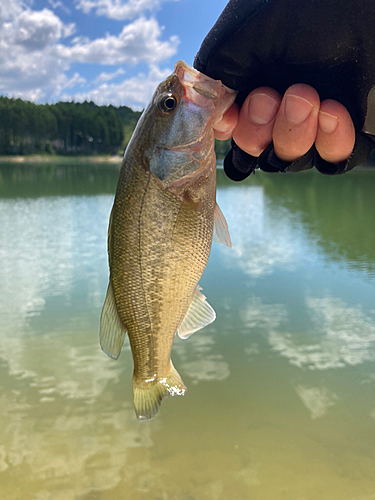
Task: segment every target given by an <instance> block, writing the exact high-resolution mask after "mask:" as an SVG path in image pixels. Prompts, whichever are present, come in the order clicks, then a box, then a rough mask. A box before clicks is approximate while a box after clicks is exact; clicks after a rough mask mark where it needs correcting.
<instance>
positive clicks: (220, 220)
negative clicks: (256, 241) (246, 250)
mask: <svg viewBox="0 0 375 500" xmlns="http://www.w3.org/2000/svg"><path fill="white" fill-rule="evenodd" d="M212 241H214V242H215V243H222V244H223V245H226V246H227V247H229V248H232V242H231V240H230V236H229V231H228V224H227V221H226V220H225V217H224V215H223V212H222V211H221V210H220V207H219V205H218V204H217V203H216V206H215V213H214V234H213V236H212Z"/></svg>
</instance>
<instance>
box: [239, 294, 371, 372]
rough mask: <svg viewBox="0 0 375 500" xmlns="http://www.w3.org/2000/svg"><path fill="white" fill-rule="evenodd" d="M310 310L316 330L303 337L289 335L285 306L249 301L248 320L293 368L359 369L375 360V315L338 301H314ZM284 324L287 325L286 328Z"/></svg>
mask: <svg viewBox="0 0 375 500" xmlns="http://www.w3.org/2000/svg"><path fill="white" fill-rule="evenodd" d="M306 308H307V310H308V312H309V313H310V315H311V317H312V321H313V323H315V325H316V327H315V328H314V329H312V330H309V331H307V332H301V333H300V334H298V335H297V334H291V333H289V332H288V331H285V322H286V324H287V321H288V314H287V311H286V309H285V306H283V305H279V304H271V305H265V304H262V303H261V302H260V300H259V299H254V300H252V301H249V304H248V306H247V308H246V310H245V312H244V318H245V321H246V322H247V325H248V326H249V327H253V328H254V327H257V328H260V329H262V330H263V331H264V334H265V336H266V337H267V339H268V342H269V344H270V346H271V348H272V349H273V350H275V351H277V352H278V353H279V354H280V356H283V357H285V358H287V359H288V360H289V363H290V364H291V365H294V366H297V367H299V368H308V369H310V370H327V369H331V368H344V367H345V366H348V365H349V366H356V365H359V364H362V363H364V362H365V361H374V359H375V351H374V346H375V314H374V312H370V313H368V314H366V313H365V312H364V311H363V310H362V308H361V307H360V306H350V305H348V304H346V303H345V302H343V301H342V300H341V299H338V298H335V297H324V298H319V297H310V298H307V299H306ZM283 323H284V325H283Z"/></svg>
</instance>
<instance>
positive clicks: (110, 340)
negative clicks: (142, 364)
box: [100, 283, 126, 359]
mask: <svg viewBox="0 0 375 500" xmlns="http://www.w3.org/2000/svg"><path fill="white" fill-rule="evenodd" d="M125 334H126V328H125V327H124V325H123V323H122V321H121V319H120V316H119V314H118V312H117V307H116V302H115V296H114V294H113V288H112V285H111V283H109V285H108V290H107V296H106V298H105V301H104V305H103V310H102V315H101V317H100V346H101V348H102V349H103V351H104V352H105V353H106V354H108V356H110V357H111V358H114V359H117V358H118V357H119V356H120V352H121V348H122V345H123V343H124V339H125Z"/></svg>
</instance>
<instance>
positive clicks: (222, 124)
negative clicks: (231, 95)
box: [213, 102, 239, 141]
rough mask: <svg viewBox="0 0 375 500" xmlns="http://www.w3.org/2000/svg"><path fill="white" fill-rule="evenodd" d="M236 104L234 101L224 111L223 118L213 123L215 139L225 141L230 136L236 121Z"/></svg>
mask: <svg viewBox="0 0 375 500" xmlns="http://www.w3.org/2000/svg"><path fill="white" fill-rule="evenodd" d="M238 113H239V110H238V105H237V104H236V103H235V102H234V103H233V104H232V106H230V108H229V109H227V111H226V112H225V113H224V115H223V118H222V119H221V120H220V121H219V122H217V123H215V125H214V127H213V129H214V135H215V138H216V139H219V140H220V141H225V140H226V139H229V138H230V137H232V132H233V129H234V128H235V126H236V125H237V122H238Z"/></svg>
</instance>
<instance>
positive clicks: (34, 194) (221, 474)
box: [0, 165, 375, 500]
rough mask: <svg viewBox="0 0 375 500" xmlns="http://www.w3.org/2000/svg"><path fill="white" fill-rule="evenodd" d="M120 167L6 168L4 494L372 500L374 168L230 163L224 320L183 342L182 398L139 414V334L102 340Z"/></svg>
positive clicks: (217, 276) (221, 254) (0, 389)
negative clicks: (293, 172)
mask: <svg viewBox="0 0 375 500" xmlns="http://www.w3.org/2000/svg"><path fill="white" fill-rule="evenodd" d="M115 170H116V169H112V170H111V167H104V166H103V167H102V166H93V167H92V169H90V168H88V167H87V166H86V167H85V168H83V166H74V165H72V166H67V167H66V168H65V167H58V168H57V169H56V168H55V167H52V166H51V167H47V168H45V167H44V166H40V167H35V168H34V167H33V168H31V169H30V170H28V168H27V167H26V166H24V165H22V166H15V167H10V166H3V167H0V173H1V179H2V181H1V184H0V233H1V234H0V259H1V266H0V283H1V290H0V405H1V408H2V411H1V412H0V496H1V498H6V499H8V498H9V499H10V498H12V499H16V500H18V499H24V498H27V499H28V498H30V499H36V500H56V499H57V500H60V499H61V500H73V499H74V500H77V499H79V500H97V499H100V500H109V499H110V500H120V499H124V498H126V499H128V498H131V500H143V499H144V498H146V497H147V498H148V499H150V500H193V499H194V500H213V499H214V500H221V499H222V498H238V499H241V500H242V499H247V498H253V497H254V498H259V499H263V498H264V499H268V498H272V499H275V500H283V499H285V498H288V499H297V498H301V499H302V498H303V499H305V500H316V498H319V499H321V500H351V499H352V498H361V499H363V500H365V499H366V500H367V499H370V498H372V496H373V491H374V486H375V480H374V474H373V471H374V470H375V469H374V467H375V453H374V450H375V441H374V437H373V436H374V433H373V428H374V418H375V417H374V415H375V405H374V396H375V373H374V365H373V362H374V360H375V316H374V314H375V308H374V303H375V293H374V281H373V275H372V270H373V268H374V262H375V259H374V258H375V254H374V253H373V251H372V250H371V248H370V247H371V245H372V243H371V242H372V239H373V238H375V237H374V232H373V230H372V226H373V224H372V221H371V219H370V217H368V214H369V213H370V210H372V203H373V201H371V200H372V198H371V197H370V200H368V199H367V198H368V196H369V189H370V188H371V183H372V182H373V181H374V180H375V175H374V174H373V173H371V174H370V173H368V172H361V171H360V172H358V173H353V174H349V175H348V176H347V177H345V178H340V179H338V184H336V186H337V188H335V187H334V186H335V184H334V183H333V181H332V180H328V184H326V183H325V181H324V180H323V179H325V178H323V177H322V176H318V175H314V174H310V173H308V174H307V175H301V176H300V175H297V176H291V177H290V176H288V177H287V176H265V175H264V176H262V175H257V176H255V177H252V178H250V179H249V180H248V181H246V182H245V183H242V184H241V185H239V186H235V187H233V184H230V183H229V181H226V180H225V179H224V177H222V174H221V173H219V179H218V186H219V190H218V200H219V204H220V206H221V208H222V210H223V212H224V214H225V215H226V218H227V220H228V223H229V228H230V232H231V236H232V242H233V250H232V251H230V250H229V249H226V248H225V247H223V246H221V245H215V246H214V248H213V251H212V255H211V259H210V263H209V266H208V268H207V270H206V272H205V275H204V277H203V279H202V283H201V284H202V286H203V288H204V293H205V295H207V297H208V300H209V302H210V303H211V304H212V305H213V306H214V308H215V309H216V312H217V320H216V321H215V322H214V323H213V324H212V325H210V326H209V327H207V328H205V329H204V330H203V331H201V332H197V333H195V334H194V335H193V336H192V337H191V338H190V339H188V340H186V341H181V340H180V339H179V338H177V339H176V341H175V344H174V346H173V351H172V357H173V360H174V364H175V366H176V368H177V369H178V370H179V372H180V373H181V376H182V378H183V379H184V381H185V383H186V384H187V386H188V392H187V395H186V396H185V397H184V398H172V399H169V400H167V401H165V403H163V406H162V407H161V410H160V413H159V414H158V416H157V418H155V419H154V420H152V421H151V422H149V423H145V424H139V423H138V422H137V421H136V419H135V416H134V410H133V406H132V394H131V376H132V360H131V354H130V350H129V345H128V342H127V341H126V343H125V345H124V348H123V352H122V354H121V356H120V358H119V360H118V361H117V362H115V361H114V360H111V359H109V358H108V357H107V356H105V355H104V354H103V353H102V352H101V351H100V348H99V345H98V321H99V315H100V309H101V306H102V301H103V299H104V294H105V291H106V285H107V279H108V269H107V257H106V231H107V223H108V216H109V211H110V208H111V204H112V196H113V190H114V188H115V184H116V179H117V172H116V171H115ZM90 179H91V180H90ZM346 179H348V180H346ZM350 183H352V184H350ZM351 185H352V186H353V189H352V188H350V186H351ZM338 206H340V211H338V210H337V209H336V211H335V210H334V208H335V207H336V208H337V207H338ZM374 208H375V207H374ZM364 211H365V212H366V216H364V215H363V213H364ZM371 213H373V211H372V212H371ZM365 234H366V235H367V236H366V237H365V236H364V235H365ZM369 241H370V245H369V244H368V242H369ZM374 243H375V242H374ZM372 248H373V247H372ZM218 436H219V438H218ZM322 484H323V485H324V487H322Z"/></svg>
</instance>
